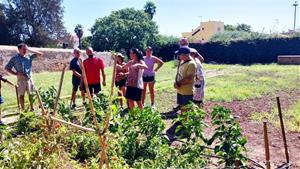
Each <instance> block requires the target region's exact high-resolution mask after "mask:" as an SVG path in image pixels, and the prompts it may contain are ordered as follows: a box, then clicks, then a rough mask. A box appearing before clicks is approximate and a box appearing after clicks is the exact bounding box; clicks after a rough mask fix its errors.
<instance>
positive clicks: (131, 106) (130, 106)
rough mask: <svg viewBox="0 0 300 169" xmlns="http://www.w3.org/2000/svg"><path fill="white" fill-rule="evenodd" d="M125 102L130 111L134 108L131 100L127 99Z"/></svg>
mask: <svg viewBox="0 0 300 169" xmlns="http://www.w3.org/2000/svg"><path fill="white" fill-rule="evenodd" d="M127 101H128V106H129V109H130V110H132V109H133V108H134V101H133V100H131V99H127Z"/></svg>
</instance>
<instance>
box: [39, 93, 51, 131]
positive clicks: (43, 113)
mask: <svg viewBox="0 0 300 169" xmlns="http://www.w3.org/2000/svg"><path fill="white" fill-rule="evenodd" d="M36 96H37V98H38V102H39V105H40V107H41V109H42V115H43V116H44V118H45V122H46V126H47V129H48V131H50V130H51V126H50V121H49V119H48V112H47V111H46V109H45V107H44V105H43V102H42V99H41V95H40V93H39V91H38V90H36ZM46 137H47V136H46Z"/></svg>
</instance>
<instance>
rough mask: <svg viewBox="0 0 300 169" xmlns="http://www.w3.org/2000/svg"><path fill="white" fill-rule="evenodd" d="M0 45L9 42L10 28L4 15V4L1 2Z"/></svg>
mask: <svg viewBox="0 0 300 169" xmlns="http://www.w3.org/2000/svg"><path fill="white" fill-rule="evenodd" d="M0 37H1V38H0V45H7V44H9V30H8V26H7V21H6V18H5V15H4V5H3V4H1V3H0Z"/></svg>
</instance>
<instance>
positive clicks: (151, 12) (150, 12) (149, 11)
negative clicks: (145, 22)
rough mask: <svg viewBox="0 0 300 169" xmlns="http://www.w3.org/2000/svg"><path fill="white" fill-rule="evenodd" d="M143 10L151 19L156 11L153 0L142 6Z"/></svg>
mask: <svg viewBox="0 0 300 169" xmlns="http://www.w3.org/2000/svg"><path fill="white" fill-rule="evenodd" d="M144 11H145V12H146V13H147V14H148V15H149V17H150V18H151V19H153V16H154V14H155V13H156V6H155V4H154V2H152V1H148V2H146V4H145V6H144Z"/></svg>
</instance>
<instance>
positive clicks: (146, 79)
mask: <svg viewBox="0 0 300 169" xmlns="http://www.w3.org/2000/svg"><path fill="white" fill-rule="evenodd" d="M143 82H145V83H150V82H155V77H154V76H143Z"/></svg>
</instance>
